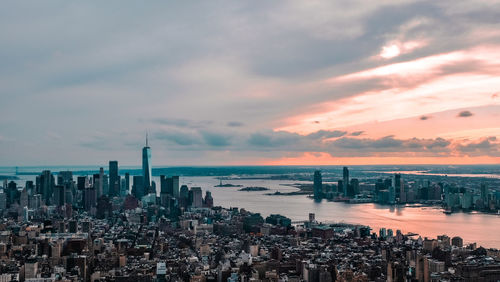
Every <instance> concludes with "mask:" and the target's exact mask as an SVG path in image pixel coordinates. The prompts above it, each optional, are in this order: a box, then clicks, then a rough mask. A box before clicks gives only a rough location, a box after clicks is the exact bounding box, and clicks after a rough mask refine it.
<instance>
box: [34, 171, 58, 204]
mask: <svg viewBox="0 0 500 282" xmlns="http://www.w3.org/2000/svg"><path fill="white" fill-rule="evenodd" d="M36 180H37V185H36V186H37V189H36V190H37V194H41V195H42V200H43V201H44V202H45V203H46V204H50V203H51V200H52V194H53V193H54V186H55V180H54V175H52V173H51V172H50V170H44V171H42V174H41V175H40V176H38V177H37V178H36Z"/></svg>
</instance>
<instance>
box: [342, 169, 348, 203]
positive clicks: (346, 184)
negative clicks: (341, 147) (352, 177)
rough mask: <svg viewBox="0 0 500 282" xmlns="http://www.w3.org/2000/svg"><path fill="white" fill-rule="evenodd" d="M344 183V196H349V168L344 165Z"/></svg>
mask: <svg viewBox="0 0 500 282" xmlns="http://www.w3.org/2000/svg"><path fill="white" fill-rule="evenodd" d="M342 185H343V186H344V187H343V188H344V189H343V192H344V196H345V197H347V196H348V191H347V190H348V188H349V169H348V168H347V167H346V166H344V169H343V171H342Z"/></svg>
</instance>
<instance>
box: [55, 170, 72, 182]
mask: <svg viewBox="0 0 500 282" xmlns="http://www.w3.org/2000/svg"><path fill="white" fill-rule="evenodd" d="M71 182H73V172H72V171H69V170H67V171H60V172H59V173H58V174H57V185H67V184H68V183H71Z"/></svg>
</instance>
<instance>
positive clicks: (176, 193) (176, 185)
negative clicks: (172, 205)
mask: <svg viewBox="0 0 500 282" xmlns="http://www.w3.org/2000/svg"><path fill="white" fill-rule="evenodd" d="M172 189H173V192H174V197H176V198H178V197H179V176H172Z"/></svg>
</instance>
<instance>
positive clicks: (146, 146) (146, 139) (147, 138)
mask: <svg viewBox="0 0 500 282" xmlns="http://www.w3.org/2000/svg"><path fill="white" fill-rule="evenodd" d="M146 147H149V146H148V132H146Z"/></svg>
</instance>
